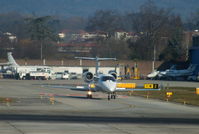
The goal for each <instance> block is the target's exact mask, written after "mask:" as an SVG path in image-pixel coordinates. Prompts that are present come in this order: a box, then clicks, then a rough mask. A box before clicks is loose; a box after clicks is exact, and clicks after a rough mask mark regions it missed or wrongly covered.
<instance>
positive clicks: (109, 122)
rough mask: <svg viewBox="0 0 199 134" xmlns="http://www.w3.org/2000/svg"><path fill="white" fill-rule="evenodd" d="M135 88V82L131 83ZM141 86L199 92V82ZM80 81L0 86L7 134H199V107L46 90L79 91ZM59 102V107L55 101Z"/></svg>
mask: <svg viewBox="0 0 199 134" xmlns="http://www.w3.org/2000/svg"><path fill="white" fill-rule="evenodd" d="M127 82H132V81H127ZM133 82H136V83H137V84H138V85H143V84H144V83H159V84H162V85H163V86H178V87H185V86H187V87H199V83H197V82H173V81H140V80H139V81H133ZM81 83H82V81H80V80H69V81H68V80H55V81H27V80H24V81H18V80H0V97H3V98H9V99H10V100H11V102H9V101H7V102H6V101H3V102H1V103H0V133H2V134H55V133H56V134H65V133H70V134H71V133H72V134H84V133H85V134H89V133H90V134H95V133H96V134H112V133H113V134H146V133H147V134H187V133H189V134H198V133H199V129H198V126H199V107H194V106H188V105H181V104H176V103H170V102H164V101H159V100H153V99H146V98H141V97H128V96H118V98H117V99H116V100H111V101H108V100H107V95H106V94H103V93H94V99H92V100H90V99H87V98H86V97H85V96H86V93H84V92H77V91H72V90H69V89H64V88H51V87H50V86H48V87H46V86H43V85H69V84H74V85H80V84H81ZM53 99H54V102H52V100H53Z"/></svg>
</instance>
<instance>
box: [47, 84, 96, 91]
mask: <svg viewBox="0 0 199 134" xmlns="http://www.w3.org/2000/svg"><path fill="white" fill-rule="evenodd" d="M43 87H50V88H64V89H70V90H76V91H89V90H91V91H92V92H95V90H94V88H89V87H88V85H82V86H75V85H43Z"/></svg>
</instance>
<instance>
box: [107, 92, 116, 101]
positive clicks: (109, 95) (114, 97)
mask: <svg viewBox="0 0 199 134" xmlns="http://www.w3.org/2000/svg"><path fill="white" fill-rule="evenodd" d="M110 99H116V93H115V92H114V93H111V94H110V93H109V94H108V100H110Z"/></svg>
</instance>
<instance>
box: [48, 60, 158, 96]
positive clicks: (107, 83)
mask: <svg viewBox="0 0 199 134" xmlns="http://www.w3.org/2000/svg"><path fill="white" fill-rule="evenodd" d="M75 58H76V59H81V60H95V61H96V70H95V75H94V74H93V73H91V72H85V73H84V74H83V79H84V81H85V82H86V83H88V86H76V87H70V86H55V85H54V86H52V87H54V88H69V89H71V90H77V91H87V98H92V92H104V93H107V94H108V100H110V99H116V92H126V91H159V90H160V89H158V88H157V89H152V88H151V89H144V88H143V89H137V88H125V87H117V84H118V83H117V80H116V79H117V74H116V72H114V71H110V72H109V74H100V73H99V72H98V69H99V61H102V60H116V58H99V57H95V58H90V57H75ZM120 84H121V83H120Z"/></svg>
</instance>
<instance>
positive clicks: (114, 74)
mask: <svg viewBox="0 0 199 134" xmlns="http://www.w3.org/2000/svg"><path fill="white" fill-rule="evenodd" d="M108 74H110V75H112V76H113V77H114V78H115V79H117V73H116V72H115V71H109V72H108Z"/></svg>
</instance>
